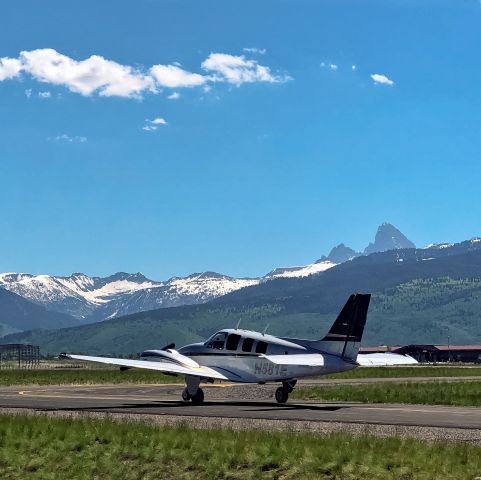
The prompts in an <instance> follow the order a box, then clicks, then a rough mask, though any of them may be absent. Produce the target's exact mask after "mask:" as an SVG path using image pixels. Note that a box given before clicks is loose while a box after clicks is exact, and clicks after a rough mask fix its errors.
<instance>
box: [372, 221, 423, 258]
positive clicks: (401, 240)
mask: <svg viewBox="0 0 481 480" xmlns="http://www.w3.org/2000/svg"><path fill="white" fill-rule="evenodd" d="M400 248H416V245H414V243H413V242H411V240H409V239H408V238H407V237H406V236H405V235H404V234H403V233H402V232H401V231H400V230H398V229H397V228H396V227H395V226H394V225H392V224H390V223H387V222H385V223H383V224H381V225H380V226H379V227H378V229H377V232H376V237H375V238H374V242H373V243H370V244H369V245H368V246H367V247H366V248H365V250H364V255H370V254H371V253H376V252H385V251H387V250H397V249H400Z"/></svg>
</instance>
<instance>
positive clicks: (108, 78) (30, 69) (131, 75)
mask: <svg viewBox="0 0 481 480" xmlns="http://www.w3.org/2000/svg"><path fill="white" fill-rule="evenodd" d="M251 53H254V52H253V51H252V52H251ZM255 53H262V49H258V51H257V52H255ZM201 68H202V73H197V72H190V71H188V70H185V69H184V68H182V66H181V64H180V63H179V62H173V63H172V64H168V65H163V64H156V65H153V66H151V67H150V68H142V67H133V66H130V65H122V64H120V63H117V62H115V61H113V60H108V59H106V58H104V57H102V56H100V55H91V56H90V57H88V58H86V59H85V60H75V59H73V58H71V57H69V56H67V55H63V54H61V53H59V52H57V51H56V50H54V49H52V48H41V49H37V50H29V51H23V52H20V55H19V56H18V58H8V57H3V58H0V81H3V80H7V79H14V78H19V77H20V75H21V74H28V75H30V76H31V77H32V78H34V79H35V80H37V81H39V82H42V83H45V84H49V85H61V86H64V87H66V88H68V89H69V90H70V91H71V92H75V93H79V94H80V95H84V96H91V95H94V94H96V95H99V96H102V97H125V98H140V97H142V96H143V95H144V94H145V93H148V92H150V93H158V92H159V90H160V89H161V88H175V89H178V88H193V87H199V86H204V87H205V86H207V84H209V83H211V84H212V83H216V82H225V83H231V84H235V85H241V84H243V83H254V82H266V83H279V82H283V81H287V80H289V79H290V77H289V76H288V75H279V74H275V73H273V72H272V71H271V69H270V68H269V67H268V66H265V65H261V64H259V63H258V62H257V61H256V60H252V59H248V58H246V57H245V56H244V55H238V56H236V55H230V54H227V53H211V54H210V55H209V56H208V57H207V58H206V59H205V60H204V61H203V62H202V64H201Z"/></svg>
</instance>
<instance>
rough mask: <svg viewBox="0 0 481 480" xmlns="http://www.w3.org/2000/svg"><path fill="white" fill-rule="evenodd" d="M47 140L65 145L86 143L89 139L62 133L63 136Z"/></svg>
mask: <svg viewBox="0 0 481 480" xmlns="http://www.w3.org/2000/svg"><path fill="white" fill-rule="evenodd" d="M47 140H53V141H54V142H65V143H85V142H87V137H82V136H78V135H75V136H71V135H67V134H66V133H62V134H61V135H57V136H55V137H49V138H47Z"/></svg>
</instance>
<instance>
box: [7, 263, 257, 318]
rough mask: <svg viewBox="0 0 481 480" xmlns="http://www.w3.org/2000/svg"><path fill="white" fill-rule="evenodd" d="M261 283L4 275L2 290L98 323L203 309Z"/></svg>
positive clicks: (202, 276)
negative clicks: (145, 312) (206, 304)
mask: <svg viewBox="0 0 481 480" xmlns="http://www.w3.org/2000/svg"><path fill="white" fill-rule="evenodd" d="M258 282H259V279H249V278H233V277H229V276H227V275H220V274H218V273H214V272H204V273H194V274H192V275H189V276H188V277H174V278H171V279H169V280H167V281H164V282H158V281H154V280H149V279H148V278H146V277H144V276H143V275H142V274H141V273H136V274H128V273H123V272H119V273H116V274H115V275H111V276H109V277H105V278H103V277H89V276H88V275H85V274H83V273H74V274H72V275H71V276H69V277H55V276H50V275H30V274H25V273H3V274H0V287H3V288H5V289H7V290H10V291H12V292H14V293H16V294H18V295H20V296H22V297H24V298H26V299H28V300H31V301H33V302H34V303H37V304H40V305H43V306H45V307H46V308H48V309H49V310H54V311H58V312H62V313H68V314H69V315H72V316H74V317H76V318H78V319H79V321H96V320H103V319H106V318H112V317H115V316H120V315H127V314H129V313H137V312H139V311H143V310H150V309H154V308H161V307H174V306H178V305H189V304H196V303H204V302H206V301H208V300H211V299H213V298H217V297H219V296H221V295H225V294H226V293H230V292H232V291H234V290H237V289H239V288H243V287H247V286H250V285H255V284H256V283H258Z"/></svg>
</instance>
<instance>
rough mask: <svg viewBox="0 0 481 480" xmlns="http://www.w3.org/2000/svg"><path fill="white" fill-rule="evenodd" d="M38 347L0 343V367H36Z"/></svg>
mask: <svg viewBox="0 0 481 480" xmlns="http://www.w3.org/2000/svg"><path fill="white" fill-rule="evenodd" d="M39 365H40V347H39V346H38V345H24V344H21V343H11V344H7V345H0V368H38V367H39Z"/></svg>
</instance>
